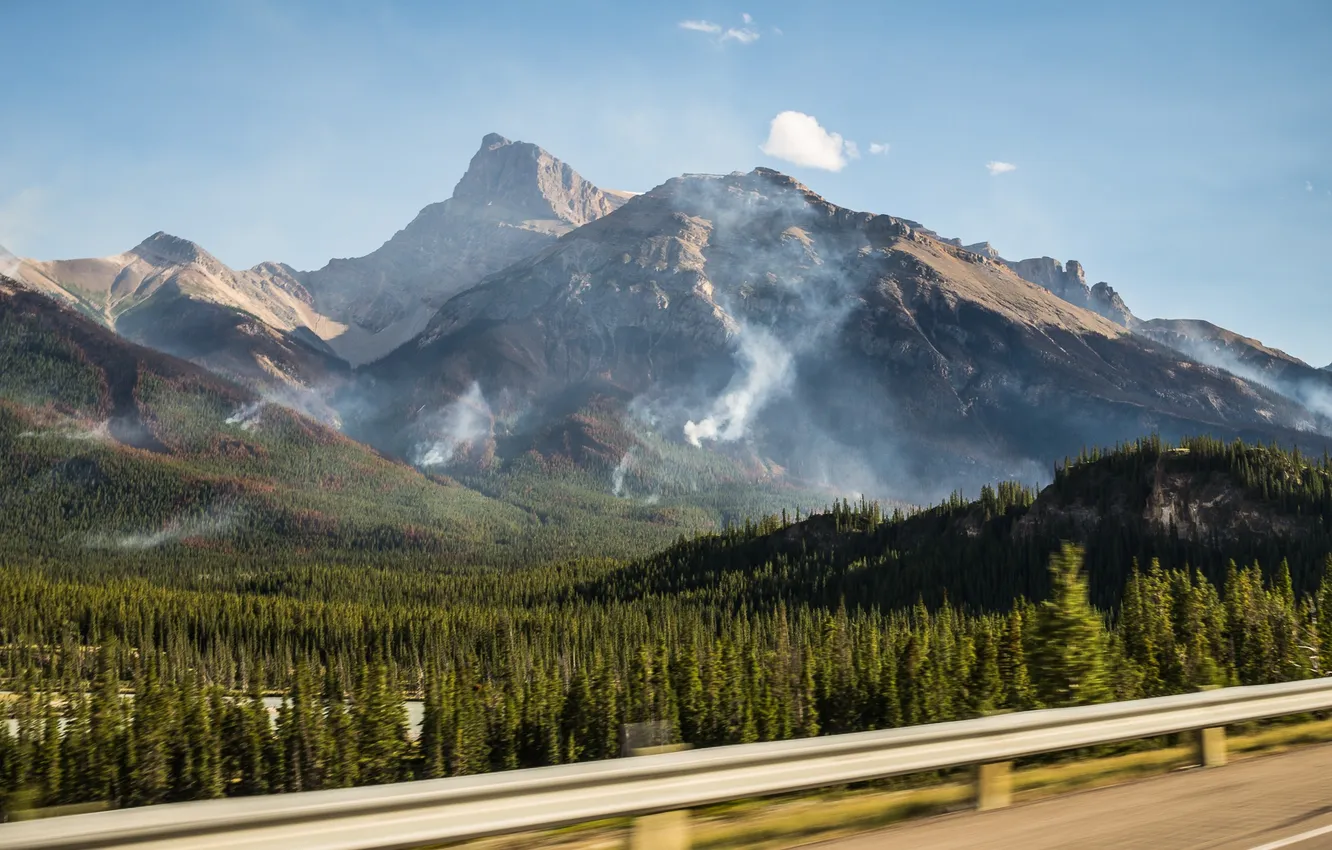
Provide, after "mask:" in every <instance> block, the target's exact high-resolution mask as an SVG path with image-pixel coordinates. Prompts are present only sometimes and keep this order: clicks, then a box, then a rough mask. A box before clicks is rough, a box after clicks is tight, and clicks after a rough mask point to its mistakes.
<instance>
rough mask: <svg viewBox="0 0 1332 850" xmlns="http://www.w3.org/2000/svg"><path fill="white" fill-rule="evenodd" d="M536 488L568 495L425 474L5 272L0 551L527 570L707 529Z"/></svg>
mask: <svg viewBox="0 0 1332 850" xmlns="http://www.w3.org/2000/svg"><path fill="white" fill-rule="evenodd" d="M551 486H552V485H549V484H548V485H547V488H546V489H547V491H549V490H550V489H551ZM496 489H497V490H498V487H497V488H496ZM528 489H529V491H531V489H532V488H528ZM543 497H544V498H545V500H546V501H547V502H555V501H557V500H556V499H555V498H554V497H552V496H550V495H549V493H548V492H547V493H544V494H538V495H536V496H533V497H532V498H531V500H530V502H531V503H530V504H527V505H520V504H514V503H513V502H511V501H505V500H503V499H499V498H494V497H492V496H489V495H486V494H483V493H481V492H478V491H477V490H476V489H475V488H471V487H466V486H463V485H462V484H460V483H458V482H456V481H454V480H452V479H449V478H445V477H441V476H427V475H424V474H422V473H421V472H419V471H418V470H415V469H413V468H411V467H410V466H407V465H406V464H403V463H399V462H395V461H393V460H390V459H387V458H385V457H382V456H381V455H379V454H378V453H377V452H375V451H374V450H373V449H370V448H369V447H366V446H364V445H362V444H360V443H357V442H354V441H352V440H350V439H348V438H346V437H344V436H343V435H341V434H339V433H338V432H336V431H334V430H332V429H330V428H328V427H325V426H323V425H321V424H319V423H317V422H315V421H313V420H310V419H308V418H306V417H304V416H301V415H299V414H297V413H295V412H293V411H291V410H289V409H287V408H285V407H283V406H281V405H279V404H269V403H266V402H265V400H264V399H263V398H261V397H260V396H258V395H256V394H255V393H254V392H253V391H251V390H249V389H246V388H243V387H241V386H238V385H236V384H234V383H231V382H229V381H226V380H223V379H221V378H219V377H217V376H215V375H213V374H212V373H210V372H207V371H205V370H204V369H202V368H199V367H197V366H195V365H193V364H191V363H188V362H186V361H183V360H180V359H177V358H174V357H171V356H169V355H165V354H161V353H159V352H155V351H152V350H150V349H147V348H143V347H141V346H138V345H135V344H133V343H130V342H127V341H126V340H124V339H122V338H120V337H117V336H116V335H115V334H113V333H112V332H111V331H109V330H107V329H106V328H104V327H102V326H100V325H99V324H97V323H95V322H93V321H90V320H89V319H87V318H85V317H83V316H80V315H79V314H77V313H75V312H74V311H72V310H70V309H67V308H65V307H63V306H61V305H58V304H56V303H55V302H53V301H51V300H49V299H47V298H45V297H43V296H41V295H38V294H34V293H31V292H27V291H24V290H22V289H20V288H19V287H18V286H17V285H16V284H14V283H13V282H9V281H6V280H5V279H2V278H0V554H28V555H40V556H42V557H45V558H51V559H54V560H56V561H59V562H62V563H66V564H70V565H87V564H91V563H93V562H96V563H98V564H105V562H107V561H108V560H115V559H118V558H125V559H129V560H131V561H133V562H135V563H139V564H142V565H144V566H145V569H146V568H147V565H148V562H149V561H153V562H158V561H161V562H162V564H161V565H162V566H163V567H164V568H171V567H172V566H173V565H174V568H176V569H183V568H185V567H186V566H201V565H205V564H215V565H217V566H218V567H219V568H233V567H236V566H240V567H242V568H248V567H247V565H248V566H256V565H258V566H272V565H273V564H275V563H279V562H291V561H293V560H300V559H306V558H310V557H315V558H323V559H328V558H330V557H335V558H337V559H340V560H359V561H365V560H366V559H371V558H373V559H375V560H376V561H377V562H379V563H382V562H383V561H384V559H386V558H390V559H391V558H394V557H411V558H418V559H420V558H423V559H426V562H429V563H436V564H440V563H442V564H467V563H497V564H503V563H508V564H518V563H532V562H536V561H541V560H551V559H556V558H567V557H570V556H572V555H577V554H580V553H582V552H584V551H585V550H586V549H587V547H588V546H589V545H591V542H592V541H600V542H601V544H602V545H603V546H604V551H605V554H610V555H619V556H629V555H633V554H640V553H643V552H648V551H653V550H654V549H656V548H660V547H661V546H664V545H666V544H668V543H669V542H671V541H672V540H673V539H675V538H676V537H677V536H678V535H679V534H680V533H687V534H693V533H695V532H696V531H699V530H703V529H706V528H708V527H710V526H711V524H712V520H711V517H709V516H708V515H707V514H705V513H704V512H703V511H693V512H689V511H686V510H682V509H673V508H672V507H671V506H668V505H663V506H657V507H651V508H649V507H645V506H642V505H631V504H626V503H624V502H623V501H621V500H616V499H613V498H611V497H610V495H609V494H607V495H606V496H605V498H604V499H603V500H602V501H603V502H605V503H606V504H604V505H603V504H601V503H595V504H576V503H572V500H567V499H566V500H564V502H563V504H562V505H560V507H559V508H558V509H551V508H546V509H545V510H541V509H540V508H541V507H542V505H541V504H540V503H539V502H538V501H537V500H538V499H540V498H543ZM588 501H595V500H588ZM552 520H556V521H552ZM580 544H581V548H580Z"/></svg>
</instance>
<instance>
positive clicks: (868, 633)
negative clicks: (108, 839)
mask: <svg viewBox="0 0 1332 850" xmlns="http://www.w3.org/2000/svg"><path fill="white" fill-rule="evenodd" d="M1083 562H1084V558H1083V552H1082V550H1081V549H1079V548H1077V547H1075V546H1072V545H1065V546H1063V547H1061V548H1060V549H1059V550H1058V551H1057V552H1056V553H1055V554H1054V555H1053V556H1052V557H1051V559H1050V566H1049V574H1050V582H1051V588H1052V590H1051V593H1050V596H1049V598H1047V599H1046V600H1045V601H1043V602H1040V603H1039V604H1032V603H1030V602H1027V601H1025V600H1023V599H1017V600H1014V602H1013V604H1012V605H1011V606H1010V607H1009V608H1008V610H1006V611H995V612H984V613H982V612H974V613H972V612H967V611H964V610H962V609H960V608H958V607H955V606H951V605H946V606H941V607H938V608H936V609H933V610H931V609H929V608H927V607H926V606H925V605H923V604H917V605H914V606H911V607H909V608H905V609H899V610H894V611H891V612H877V611H866V610H859V609H854V608H848V607H846V606H839V607H837V608H835V609H826V608H819V607H814V606H808V605H787V604H785V603H779V604H778V605H776V606H775V607H773V608H771V609H767V610H757V609H753V610H744V609H742V610H739V611H736V612H734V613H733V614H730V615H728V616H726V617H724V618H716V617H711V616H709V614H708V612H707V611H705V610H704V609H702V608H701V607H686V606H676V607H671V608H663V609H659V610H658V611H657V612H655V613H654V614H653V616H652V622H651V624H650V626H648V627H646V628H641V627H640V626H642V625H643V624H642V623H641V622H639V623H638V625H637V626H636V625H634V622H635V616H634V615H635V614H638V615H641V614H643V613H644V612H643V611H642V610H639V611H637V612H631V611H629V610H622V611H620V612H619V614H618V617H619V627H618V628H612V629H611V630H609V631H601V629H602V628H605V627H606V625H607V622H608V621H603V623H602V624H601V626H599V627H598V631H597V633H595V634H591V633H586V632H584V633H582V635H581V637H578V636H577V634H578V632H579V630H578V629H576V628H573V629H570V630H569V631H570V632H572V633H573V634H564V635H561V636H560V639H552V638H554V636H553V635H550V634H549V633H548V629H549V628H550V627H551V626H552V625H553V622H554V621H552V620H550V619H544V620H540V618H538V620H539V622H538V620H529V621H527V623H526V624H525V626H524V627H523V628H522V629H521V630H514V629H512V628H506V627H512V626H514V625H515V621H508V622H503V621H500V620H496V621H494V622H491V623H488V624H485V626H483V627H482V628H478V629H476V630H473V631H471V632H470V633H466V634H465V635H464V633H463V631H462V630H455V631H453V632H451V634H450V637H449V638H448V639H444V640H437V641H435V642H431V643H429V650H428V651H422V652H419V653H416V652H413V653H410V654H408V653H404V652H403V651H401V650H402V649H403V647H402V646H401V645H397V646H395V645H394V644H392V643H391V642H378V643H373V644H371V645H366V646H361V647H359V648H358V652H359V653H362V654H361V656H360V657H359V659H357V660H356V661H355V663H352V659H351V656H348V657H344V658H337V657H335V656H334V655H329V654H327V653H326V652H325V651H324V650H323V649H321V648H318V647H315V646H311V647H310V651H309V652H308V653H295V654H293V655H292V656H289V657H290V658H293V659H295V660H293V661H291V662H290V663H289V664H288V665H285V666H281V667H277V666H273V667H268V666H265V665H264V663H263V662H262V661H260V660H258V656H251V657H250V658H249V659H248V660H244V661H242V663H241V664H239V666H238V667H231V666H227V667H226V669H225V671H224V670H223V669H222V668H221V667H218V666H217V663H218V660H219V659H220V657H221V656H218V655H211V654H210V653H209V652H208V651H207V650H204V649H203V647H204V646H205V645H206V644H207V643H208V639H209V637H210V636H209V635H207V634H206V633H203V632H196V633H195V634H194V635H193V637H192V638H191V639H192V640H194V641H195V644H194V645H195V649H196V651H195V652H192V653H182V651H181V648H180V646H178V645H177V646H174V647H173V646H172V645H171V644H170V643H169V642H168V643H167V644H161V643H158V644H150V643H144V642H139V643H137V644H136V643H130V642H124V641H122V640H120V639H119V638H117V637H115V636H111V635H108V636H106V637H105V638H104V639H102V640H98V641H95V642H94V643H93V644H87V643H84V642H83V641H82V640H81V639H80V638H77V637H76V636H75V635H74V632H73V629H72V627H71V624H68V623H67V624H65V640H64V641H62V642H55V643H34V642H30V641H29V642H25V641H23V640H20V639H19V636H18V635H11V636H10V637H11V640H10V641H9V642H8V644H7V646H6V665H7V669H6V671H5V672H6V673H7V675H8V681H9V682H10V683H11V687H12V689H13V692H14V693H13V696H12V698H11V710H12V716H13V719H14V720H15V721H16V726H17V730H16V732H14V733H11V732H10V731H9V730H8V727H7V726H6V727H3V731H0V791H3V793H4V794H5V796H6V799H7V800H8V801H9V802H8V804H7V805H9V806H10V807H11V808H13V807H15V806H17V805H19V804H23V805H39V806H52V805H61V804H70V803H82V802H88V801H104V802H107V803H109V804H112V805H116V806H135V805H146V804H152V803H160V802H170V801H180V800H195V799H208V798H214V797H220V796H243V795H252V794H263V793H276V792H288V791H302V790H312V789H318V788H336V787H347V786H352V785H368V784H377V783H383V782H393V781H401V780H408V779H416V778H430V777H440V776H454V775H465V774H472V773H479V772H485V771H493V770H505V769H513V768H519V767H531V766H540V765H550V764H565V763H570V762H577V761H584V760H589V759H602V758H609V757H614V756H616V755H617V754H618V751H619V745H618V739H617V736H618V731H619V727H620V724H622V723H632V722H638V721H649V720H653V721H664V722H665V723H666V724H667V726H668V727H669V728H670V730H671V731H672V733H673V735H674V736H675V737H676V739H678V740H683V741H687V742H690V743H692V744H695V745H698V746H714V745H721V744H731V743H745V742H752V741H764V740H782V739H788V738H796V737H809V736H814V735H821V734H834V733H841V732H853V731H859V730H866V729H883V728H893V727H898V726H905V725H912V724H917V723H928V722H938V721H944V720H954V719H961V718H966V717H974V716H978V715H983V714H986V713H989V712H993V711H997V710H1004V709H1011V710H1025V709H1032V708H1039V707H1047V706H1063V705H1078V704H1088V703H1095V702H1101V701H1105V700H1111V699H1133V698H1138V697H1146V696H1155V695H1162V694H1169V693H1180V692H1187V691H1191V690H1194V689H1197V688H1199V687H1202V686H1208V685H1230V684H1257V683H1264V682H1274V681H1284V680H1291V679H1300V678H1307V677H1311V676H1319V675H1323V674H1324V673H1325V672H1326V670H1325V664H1326V659H1327V658H1329V657H1332V559H1329V561H1328V564H1327V567H1326V572H1325V575H1324V578H1323V580H1322V581H1321V583H1320V585H1319V587H1318V589H1317V590H1316V591H1315V592H1313V593H1310V594H1305V595H1303V596H1301V595H1297V594H1296V592H1295V590H1294V587H1293V585H1292V582H1291V578H1290V573H1289V570H1288V568H1286V567H1285V565H1281V566H1279V567H1278V568H1277V569H1276V570H1274V571H1273V573H1272V575H1271V577H1270V578H1268V579H1265V578H1264V575H1263V571H1262V570H1261V569H1260V568H1259V567H1258V566H1256V565H1252V566H1248V567H1245V568H1243V569H1240V568H1237V567H1235V566H1233V565H1232V566H1231V567H1230V568H1229V570H1228V573H1227V577H1226V579H1225V581H1224V582H1223V583H1222V584H1221V585H1219V586H1218V585H1214V584H1213V583H1211V582H1210V581H1209V580H1208V579H1207V578H1206V577H1205V576H1203V575H1202V574H1200V573H1199V572H1197V571H1191V570H1184V569H1165V568H1163V567H1161V566H1160V565H1159V563H1156V564H1149V565H1148V566H1147V567H1146V568H1145V569H1139V568H1138V567H1136V566H1131V567H1130V569H1129V575H1130V578H1129V580H1128V582H1127V583H1126V586H1125V588H1124V591H1123V596H1122V605H1121V606H1120V608H1119V610H1118V612H1117V614H1115V615H1114V616H1113V618H1112V617H1110V616H1108V615H1107V614H1105V613H1103V612H1100V611H1098V610H1096V609H1095V608H1094V607H1093V606H1092V605H1091V603H1090V600H1089V595H1088V586H1087V577H1086V574H1085V572H1084V570H1083ZM103 613H104V614H105V612H103ZM109 619H110V618H108V619H107V620H104V621H102V623H103V625H100V626H97V628H102V627H103V626H109V625H110V623H109ZM181 625H182V626H184V627H186V628H187V629H189V628H192V626H190V625H189V624H186V623H182V624H181ZM567 625H573V624H572V623H571V622H570V623H567ZM108 631H111V630H110V629H108ZM436 637H438V636H436ZM198 650H202V651H198ZM270 693H280V694H282V696H283V700H282V705H281V708H280V709H279V710H278V711H277V716H276V718H275V719H270V713H269V711H268V709H267V708H266V706H265V704H264V701H263V697H264V695H265V694H270ZM407 696H412V697H416V698H419V699H423V700H424V719H423V723H422V725H421V728H420V731H419V734H415V735H414V734H411V731H412V730H409V728H408V723H407V715H406V712H405V709H404V700H405V698H406V697H407Z"/></svg>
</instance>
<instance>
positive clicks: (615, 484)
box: [611, 449, 634, 499]
mask: <svg viewBox="0 0 1332 850" xmlns="http://www.w3.org/2000/svg"><path fill="white" fill-rule="evenodd" d="M633 462H634V450H633V449H630V450H629V451H627V452H625V453H624V455H623V456H622V457H621V458H620V462H619V463H617V464H616V465H615V470H614V471H613V472H612V473H611V494H612V495H613V496H615V498H617V499H619V498H622V497H623V496H624V476H625V475H627V474H628V473H629V467H630V466H631V465H632V464H633Z"/></svg>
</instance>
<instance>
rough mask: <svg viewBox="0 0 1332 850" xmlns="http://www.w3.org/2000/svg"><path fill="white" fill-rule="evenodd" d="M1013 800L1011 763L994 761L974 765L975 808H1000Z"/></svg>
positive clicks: (982, 809)
mask: <svg viewBox="0 0 1332 850" xmlns="http://www.w3.org/2000/svg"><path fill="white" fill-rule="evenodd" d="M1011 802H1013V763H1012V762H1011V761H996V762H990V763H989V764H982V765H978V766H977V767H976V808H977V809H979V810H980V811H982V812H987V811H989V810H990V809H1002V808H1003V807H1004V806H1007V805H1008V804H1009V803H1011Z"/></svg>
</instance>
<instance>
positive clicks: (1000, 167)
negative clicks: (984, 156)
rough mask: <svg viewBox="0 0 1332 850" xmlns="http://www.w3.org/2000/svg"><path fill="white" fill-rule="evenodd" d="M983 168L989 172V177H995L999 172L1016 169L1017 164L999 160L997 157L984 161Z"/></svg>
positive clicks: (1004, 172)
mask: <svg viewBox="0 0 1332 850" xmlns="http://www.w3.org/2000/svg"><path fill="white" fill-rule="evenodd" d="M985 168H986V170H987V171H989V172H990V176H991V177H997V176H998V175H1000V174H1007V173H1008V172H1010V171H1017V166H1016V165H1014V164H1013V163H1011V162H1000V161H999V160H997V159H992V160H990V161H989V162H987V163H985Z"/></svg>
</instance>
